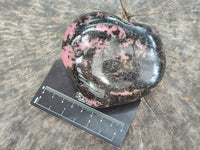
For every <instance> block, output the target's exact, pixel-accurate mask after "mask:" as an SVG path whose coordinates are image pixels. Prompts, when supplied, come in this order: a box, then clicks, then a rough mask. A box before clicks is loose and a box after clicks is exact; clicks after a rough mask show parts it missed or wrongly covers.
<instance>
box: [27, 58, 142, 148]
mask: <svg viewBox="0 0 200 150" xmlns="http://www.w3.org/2000/svg"><path fill="white" fill-rule="evenodd" d="M82 102H83V97H82V94H81V93H80V92H78V90H77V89H76V87H75V86H74V84H73V81H72V79H71V78H70V76H69V75H68V73H67V71H66V69H65V67H64V65H63V63H62V61H61V60H57V61H55V63H54V65H53V67H52V68H51V70H50V72H49V73H48V75H47V77H46V78H45V80H44V82H43V83H42V85H41V87H40V88H39V90H38V92H37V93H36V95H35V96H34V98H33V100H32V101H31V104H32V105H34V106H35V107H38V108H40V109H42V110H44V111H45V112H47V113H50V114H51V115H53V116H55V117H57V118H59V119H62V120H64V121H66V122H68V123H70V124H71V125H73V126H75V127H78V128H80V129H82V130H84V131H86V132H87V133H90V134H92V135H94V136H95V137H97V138H99V139H101V140H103V141H105V142H108V143H110V144H112V145H114V146H116V147H118V148H119V147H120V146H121V144H122V142H123V140H124V138H125V136H126V133H127V131H128V129H129V127H130V124H131V122H132V120H133V118H134V116H135V114H136V111H137V108H138V105H139V103H140V101H137V102H134V103H130V104H127V105H122V106H117V107H111V108H103V109H94V108H92V107H90V106H88V105H86V104H84V103H82Z"/></svg>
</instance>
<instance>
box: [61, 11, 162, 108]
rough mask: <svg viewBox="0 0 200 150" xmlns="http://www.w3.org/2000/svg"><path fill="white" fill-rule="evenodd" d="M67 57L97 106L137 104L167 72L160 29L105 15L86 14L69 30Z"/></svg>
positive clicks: (65, 42) (78, 82)
mask: <svg viewBox="0 0 200 150" xmlns="http://www.w3.org/2000/svg"><path fill="white" fill-rule="evenodd" d="M62 59H63V63H64V65H65V66H66V68H67V70H68V71H69V72H70V73H71V76H72V78H73V79H74V82H75V84H76V85H77V87H78V88H79V89H80V91H81V93H82V94H83V95H84V97H85V99H86V101H87V102H88V104H89V105H91V106H93V107H110V106H114V105H121V104H126V103H130V102H132V101H136V100H138V99H139V98H141V97H142V96H144V95H146V94H147V93H148V92H149V91H150V90H151V89H152V88H154V87H155V86H156V85H157V84H158V82H159V81H160V80H161V78H162V76H163V74H164V70H165V55H164V52H163V50H162V42H161V40H160V38H159V36H158V35H157V33H156V31H155V30H153V29H151V28H150V27H149V26H147V25H142V24H137V23H134V24H132V23H129V22H127V21H123V20H121V19H120V18H119V17H117V16H115V15H112V14H109V13H105V12H94V13H89V14H85V15H83V16H81V17H80V18H78V19H77V20H76V21H74V22H73V23H72V24H71V25H70V26H69V27H68V29H67V30H66V32H65V34H64V38H63V50H62Z"/></svg>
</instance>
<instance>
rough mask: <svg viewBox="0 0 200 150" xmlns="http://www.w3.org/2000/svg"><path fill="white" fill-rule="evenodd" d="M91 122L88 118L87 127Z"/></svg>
mask: <svg viewBox="0 0 200 150" xmlns="http://www.w3.org/2000/svg"><path fill="white" fill-rule="evenodd" d="M89 123H90V120H88V122H87V125H86V128H87V127H88V125H89Z"/></svg>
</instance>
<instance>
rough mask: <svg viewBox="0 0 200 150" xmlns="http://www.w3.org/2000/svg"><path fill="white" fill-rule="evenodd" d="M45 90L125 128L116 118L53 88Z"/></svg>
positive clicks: (47, 87)
mask: <svg viewBox="0 0 200 150" xmlns="http://www.w3.org/2000/svg"><path fill="white" fill-rule="evenodd" d="M45 90H47V91H49V92H50V93H53V94H56V95H57V96H59V97H62V98H63V99H65V100H67V101H69V102H72V103H74V104H76V105H77V106H79V107H82V108H84V109H86V110H88V111H90V112H93V113H95V114H96V115H97V116H100V117H102V118H105V119H107V120H110V121H112V122H114V123H115V124H117V125H120V126H122V127H123V126H124V123H123V122H121V121H119V120H117V119H115V118H112V117H110V116H108V115H106V114H104V113H102V112H100V111H98V110H96V109H93V108H91V107H89V106H87V105H85V104H83V103H81V102H79V101H77V100H75V99H73V98H71V97H69V96H67V95H65V94H63V93H61V92H59V91H57V90H55V89H53V88H51V87H49V86H46V87H45Z"/></svg>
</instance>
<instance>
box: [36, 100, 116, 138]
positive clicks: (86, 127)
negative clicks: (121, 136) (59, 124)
mask: <svg viewBox="0 0 200 150" xmlns="http://www.w3.org/2000/svg"><path fill="white" fill-rule="evenodd" d="M37 105H38V106H40V107H42V108H44V109H48V108H46V107H45V106H43V105H41V104H39V103H37ZM48 111H50V112H52V113H54V114H56V115H58V116H61V117H63V118H64V119H66V120H68V121H71V122H73V123H74V124H76V125H79V126H81V127H82V128H85V129H87V130H88V131H91V132H93V133H96V134H97V135H99V136H101V137H103V138H105V139H107V140H109V141H113V139H114V136H115V135H116V133H115V134H114V135H113V137H112V139H111V138H108V137H106V136H103V135H101V134H99V133H98V132H95V131H94V130H92V129H90V128H88V125H89V123H90V120H89V121H88V123H87V125H86V126H83V125H81V124H79V123H78V122H74V121H73V120H71V119H69V118H67V117H65V116H62V115H61V114H59V113H57V112H55V111H53V110H48Z"/></svg>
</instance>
